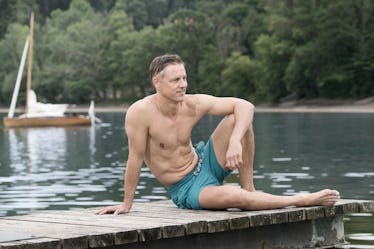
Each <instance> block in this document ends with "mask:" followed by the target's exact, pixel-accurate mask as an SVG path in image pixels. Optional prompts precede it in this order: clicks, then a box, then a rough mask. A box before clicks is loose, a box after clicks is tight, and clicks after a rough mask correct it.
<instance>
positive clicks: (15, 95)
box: [8, 37, 29, 118]
mask: <svg viewBox="0 0 374 249" xmlns="http://www.w3.org/2000/svg"><path fill="white" fill-rule="evenodd" d="M28 48H29V37H27V39H26V42H25V46H24V48H23V53H22V59H21V64H20V65H19V69H18V74H17V80H16V85H15V86H14V91H13V96H12V102H11V103H10V107H9V112H8V118H13V117H14V110H15V109H16V104H17V98H18V92H19V87H20V85H21V79H22V72H23V68H24V66H25V61H26V54H27V49H28Z"/></svg>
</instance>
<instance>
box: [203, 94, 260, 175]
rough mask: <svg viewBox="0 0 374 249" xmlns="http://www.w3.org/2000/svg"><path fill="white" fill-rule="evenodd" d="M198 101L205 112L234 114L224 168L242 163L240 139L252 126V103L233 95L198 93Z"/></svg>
mask: <svg viewBox="0 0 374 249" xmlns="http://www.w3.org/2000/svg"><path fill="white" fill-rule="evenodd" d="M200 103H201V104H202V106H204V107H205V108H206V111H207V114H212V115H230V114H232V115H234V118H235V124H234V128H233V131H232V134H231V137H230V141H229V144H228V148H227V152H226V165H225V167H226V168H229V169H234V168H236V167H235V165H239V167H240V166H241V165H242V163H243V159H242V145H241V139H242V138H243V136H244V134H245V133H246V132H247V130H248V128H249V127H251V126H252V122H253V116H254V105H253V104H252V103H250V102H249V101H246V100H244V99H239V98H233V97H214V96H210V95H200Z"/></svg>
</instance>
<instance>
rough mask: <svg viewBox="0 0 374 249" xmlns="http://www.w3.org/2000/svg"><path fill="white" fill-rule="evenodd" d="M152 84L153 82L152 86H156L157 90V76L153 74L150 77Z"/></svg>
mask: <svg viewBox="0 0 374 249" xmlns="http://www.w3.org/2000/svg"><path fill="white" fill-rule="evenodd" d="M152 84H153V86H154V87H155V88H156V90H157V88H158V85H159V81H158V78H157V76H153V77H152Z"/></svg>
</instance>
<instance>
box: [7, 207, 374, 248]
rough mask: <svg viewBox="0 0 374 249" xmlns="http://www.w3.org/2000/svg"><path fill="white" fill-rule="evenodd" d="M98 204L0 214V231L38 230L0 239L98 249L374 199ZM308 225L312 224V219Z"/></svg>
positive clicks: (323, 214)
mask: <svg viewBox="0 0 374 249" xmlns="http://www.w3.org/2000/svg"><path fill="white" fill-rule="evenodd" d="M98 209H99V207H97V208H90V209H80V210H70V211H40V212H35V213H32V214H29V215H23V216H11V217H2V218H0V222H1V226H0V231H15V232H19V233H25V234H30V235H34V236H36V237H37V239H34V240H28V239H25V240H21V241H18V242H3V243H0V249H4V248H5V249H10V248H18V249H23V248H37V249H39V248H59V249H66V248H77V249H81V248H82V249H83V248H88V247H91V248H95V247H110V246H116V245H123V244H128V243H136V242H147V241H148V242H151V241H154V240H160V239H173V238H179V237H185V236H187V235H192V234H206V233H211V234H214V233H217V232H230V233H231V232H234V231H235V230H240V231H243V229H244V230H245V229H256V227H259V228H260V227H265V226H266V227H271V226H272V225H279V224H287V223H297V222H299V223H300V222H303V221H308V220H312V221H313V220H321V219H322V218H327V220H329V219H330V220H331V219H332V218H334V217H336V216H337V215H344V214H347V213H350V212H374V202H373V201H360V200H340V201H339V202H338V203H337V205H336V206H334V207H321V206H316V207H306V208H295V207H288V208H283V209H276V210H263V211H241V210H238V209H230V210H228V211H227V210H222V211H208V210H181V209H178V208H176V207H175V206H174V205H173V204H172V203H171V201H159V202H150V203H134V207H133V209H132V212H130V213H129V214H125V215H120V216H117V215H95V214H94V212H95V211H96V210H98ZM308 224H310V223H308Z"/></svg>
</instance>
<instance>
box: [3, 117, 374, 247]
mask: <svg viewBox="0 0 374 249" xmlns="http://www.w3.org/2000/svg"><path fill="white" fill-rule="evenodd" d="M4 115H5V114H0V118H1V119H2V117H3V116H4ZM97 116H98V117H99V118H100V119H102V120H103V121H104V123H103V124H102V125H100V126H95V127H79V128H78V127H74V128H28V129H4V128H3V127H2V124H1V125H0V130H1V132H0V216H10V215H21V214H27V213H30V212H32V211H34V210H43V209H50V210H52V209H53V210H63V209H74V208H82V207H83V208H84V207H94V206H101V205H110V204H114V203H118V202H120V201H122V196H123V171H124V167H125V162H126V157H127V152H128V151H127V150H128V148H127V141H126V139H125V133H124V129H123V121H124V114H123V113H97ZM218 122H219V119H218V118H215V117H206V118H205V119H203V120H202V121H201V122H200V123H199V124H198V125H197V127H196V129H195V130H194V131H193V136H192V139H193V142H197V141H199V140H207V138H208V137H209V135H210V133H211V131H212V130H213V129H214V127H215V125H216V124H217V123H218ZM254 130H255V138H256V156H255V172H254V176H255V185H256V188H257V190H263V191H266V192H270V193H274V194H282V195H294V194H297V193H301V192H312V191H317V190H320V189H322V188H335V189H338V190H339V191H340V193H341V196H342V198H346V199H370V200H373V199H374V198H373V197H374V181H373V179H374V114H372V113H351V114H349V113H256V114H255V122H254ZM237 181H238V179H237V174H233V175H231V176H230V177H228V178H227V182H229V183H237ZM135 198H136V199H135V201H137V202H146V201H154V200H164V199H168V198H169V196H168V194H167V193H166V190H165V189H164V188H163V187H162V186H161V185H160V184H159V183H158V182H157V181H156V180H155V178H154V177H153V175H152V174H151V173H150V172H149V171H148V169H147V168H145V167H144V168H143V169H142V172H141V178H140V182H139V186H138V188H137V193H136V197H135ZM345 221H346V224H345V231H346V238H347V240H348V241H350V242H351V243H352V245H351V247H350V248H374V217H373V214H352V215H349V216H346V218H345Z"/></svg>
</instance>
